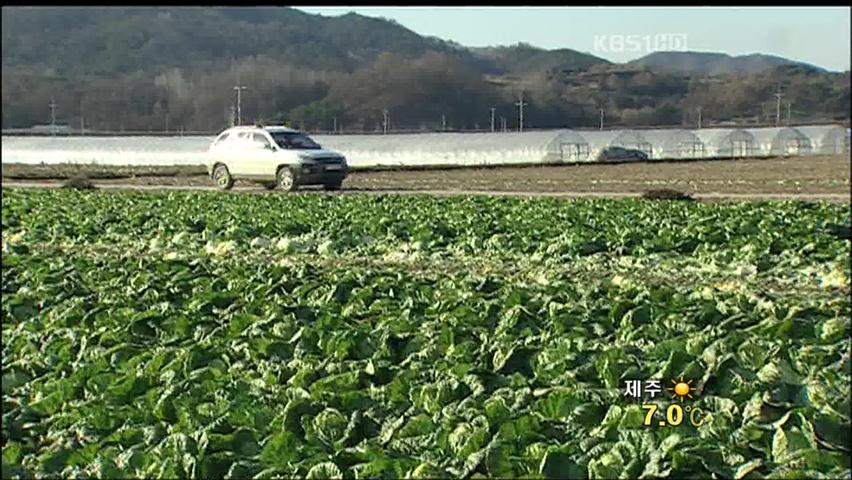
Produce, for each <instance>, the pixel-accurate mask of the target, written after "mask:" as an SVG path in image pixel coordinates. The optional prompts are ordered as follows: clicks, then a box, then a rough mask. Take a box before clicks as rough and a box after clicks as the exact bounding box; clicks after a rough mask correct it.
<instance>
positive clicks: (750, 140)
mask: <svg viewBox="0 0 852 480" xmlns="http://www.w3.org/2000/svg"><path fill="white" fill-rule="evenodd" d="M692 133H694V134H695V136H696V137H698V138H699V139H700V140H701V141H702V142H703V143H704V151H705V154H706V155H707V158H742V157H752V156H754V155H756V154H757V152H758V147H757V140H755V138H754V135H752V134H751V133H749V132H747V131H746V130H743V129H741V128H702V129H699V130H693V131H692Z"/></svg>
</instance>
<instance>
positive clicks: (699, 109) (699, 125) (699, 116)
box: [698, 107, 701, 130]
mask: <svg viewBox="0 0 852 480" xmlns="http://www.w3.org/2000/svg"><path fill="white" fill-rule="evenodd" d="M698 129H699V130H701V107H698Z"/></svg>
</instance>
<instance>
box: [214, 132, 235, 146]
mask: <svg viewBox="0 0 852 480" xmlns="http://www.w3.org/2000/svg"><path fill="white" fill-rule="evenodd" d="M230 134H231V132H223V133H222V134H221V135H219V138H217V139H216V142H215V145H219V144H222V143H224V142H225V141H226V140H228V136H229V135H230Z"/></svg>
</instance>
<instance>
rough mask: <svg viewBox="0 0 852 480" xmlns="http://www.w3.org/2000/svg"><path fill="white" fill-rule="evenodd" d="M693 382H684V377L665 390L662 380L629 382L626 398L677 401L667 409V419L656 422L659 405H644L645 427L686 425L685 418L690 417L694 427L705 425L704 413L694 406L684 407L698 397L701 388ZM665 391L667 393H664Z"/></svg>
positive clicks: (625, 390) (625, 385)
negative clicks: (685, 401)
mask: <svg viewBox="0 0 852 480" xmlns="http://www.w3.org/2000/svg"><path fill="white" fill-rule="evenodd" d="M692 382H693V380H691V379H690V380H684V379H683V377H680V379H678V380H675V379H672V380H671V382H670V386H667V387H665V389H664V388H663V382H662V381H660V380H645V381H642V380H627V381H626V382H625V383H624V396H626V397H630V398H633V399H636V400H642V399H652V400H653V399H657V398H659V399H660V400H662V399H664V398H665V397H666V396H668V395H671V399H672V400H675V399H677V400H678V402H677V403H672V404H670V405H668V406H667V407H666V408H665V416H664V417H665V418H662V419H660V420H658V421H657V422H654V416H655V413H656V412H657V410H658V408H659V405H657V404H656V403H646V404H643V405H642V409H644V410H646V411H647V412H646V413H645V421H644V422H643V425H645V426H649V427H650V426H653V425H657V426H660V427H666V426H678V425H681V424H683V423H684V416H687V417H689V423H690V424H692V426H694V427H698V426H700V425H701V424H702V423H704V411H703V410H702V409H701V408H699V407H697V406H693V405H685V406H684V405H683V403H684V400H687V401H688V400H694V399H695V398H696V397H697V396H698V392H699V391H700V390H701V389H700V388H698V387H696V386H694V385H693V384H692ZM664 390H665V393H664ZM661 414H662V412H661Z"/></svg>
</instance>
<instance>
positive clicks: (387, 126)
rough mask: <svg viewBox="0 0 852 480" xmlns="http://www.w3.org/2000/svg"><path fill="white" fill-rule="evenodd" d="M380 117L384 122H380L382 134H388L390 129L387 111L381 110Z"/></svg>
mask: <svg viewBox="0 0 852 480" xmlns="http://www.w3.org/2000/svg"><path fill="white" fill-rule="evenodd" d="M382 116H383V117H384V120H383V122H382V124H383V125H382V127H383V130H384V133H388V130H389V128H390V116H389V115H388V110H387V109H384V110H382Z"/></svg>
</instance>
